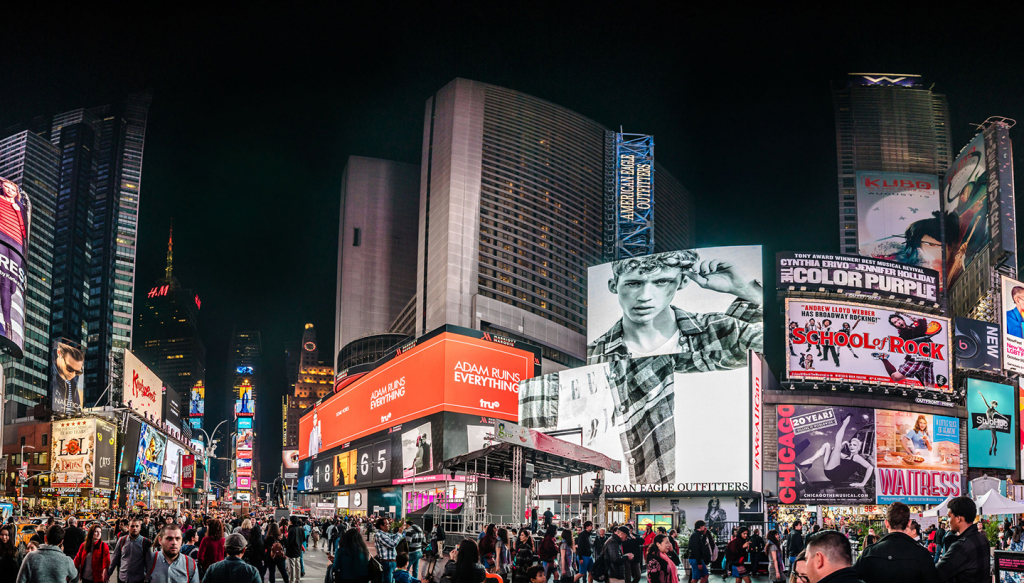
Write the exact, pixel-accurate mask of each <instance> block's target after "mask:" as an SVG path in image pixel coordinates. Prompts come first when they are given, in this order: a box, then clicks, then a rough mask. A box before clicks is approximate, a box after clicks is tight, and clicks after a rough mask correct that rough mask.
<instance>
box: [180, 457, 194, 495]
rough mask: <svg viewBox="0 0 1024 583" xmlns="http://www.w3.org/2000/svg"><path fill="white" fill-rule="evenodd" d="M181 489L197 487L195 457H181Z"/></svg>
mask: <svg viewBox="0 0 1024 583" xmlns="http://www.w3.org/2000/svg"><path fill="white" fill-rule="evenodd" d="M181 487H182V488H195V487H196V456H194V455H191V454H189V455H183V456H181Z"/></svg>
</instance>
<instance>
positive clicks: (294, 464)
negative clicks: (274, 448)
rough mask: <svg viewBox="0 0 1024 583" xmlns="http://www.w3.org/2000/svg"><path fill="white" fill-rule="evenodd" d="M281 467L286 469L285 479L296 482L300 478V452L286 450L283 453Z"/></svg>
mask: <svg viewBox="0 0 1024 583" xmlns="http://www.w3.org/2000/svg"><path fill="white" fill-rule="evenodd" d="M281 467H282V469H284V475H283V476H282V477H283V478H285V479H291V480H294V479H295V478H297V477H299V450H297V449H285V450H282V451H281Z"/></svg>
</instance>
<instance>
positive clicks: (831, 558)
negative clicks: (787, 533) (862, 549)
mask: <svg viewBox="0 0 1024 583" xmlns="http://www.w3.org/2000/svg"><path fill="white" fill-rule="evenodd" d="M804 554H805V555H806V557H807V566H806V569H807V572H806V577H807V583H818V582H819V581H827V583H864V582H863V581H862V580H861V578H860V576H859V575H858V574H857V571H855V570H854V569H853V552H852V550H851V549H850V539H848V538H846V536H844V535H843V534H842V533H840V532H838V531H835V530H822V531H819V532H817V533H815V534H812V535H811V536H809V537H807V541H806V544H805V546H804ZM872 583H874V582H872Z"/></svg>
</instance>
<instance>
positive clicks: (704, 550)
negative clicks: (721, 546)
mask: <svg viewBox="0 0 1024 583" xmlns="http://www.w3.org/2000/svg"><path fill="white" fill-rule="evenodd" d="M687 549H688V552H689V553H690V556H689V561H690V581H700V582H701V583H708V565H710V564H711V546H710V544H709V541H708V525H707V523H705V522H704V521H703V520H698V521H697V522H695V523H694V524H693V534H691V535H690V544H689V545H688V547H687Z"/></svg>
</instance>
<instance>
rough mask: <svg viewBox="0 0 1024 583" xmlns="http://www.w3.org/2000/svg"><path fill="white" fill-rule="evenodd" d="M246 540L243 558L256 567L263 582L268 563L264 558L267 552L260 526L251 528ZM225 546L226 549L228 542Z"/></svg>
mask: <svg viewBox="0 0 1024 583" xmlns="http://www.w3.org/2000/svg"><path fill="white" fill-rule="evenodd" d="M238 534H242V533H238ZM245 542H246V544H245V554H244V555H242V559H243V560H244V561H245V562H246V563H248V564H250V565H252V566H253V568H255V569H256V571H257V572H258V573H259V575H260V581H261V582H262V581H263V577H264V576H266V574H267V565H266V562H265V560H264V557H265V556H266V553H265V552H264V550H263V535H262V534H261V533H260V529H259V526H256V527H253V528H252V529H250V531H249V537H248V539H246V541H245ZM224 548H225V551H226V550H227V543H225V545H224Z"/></svg>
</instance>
